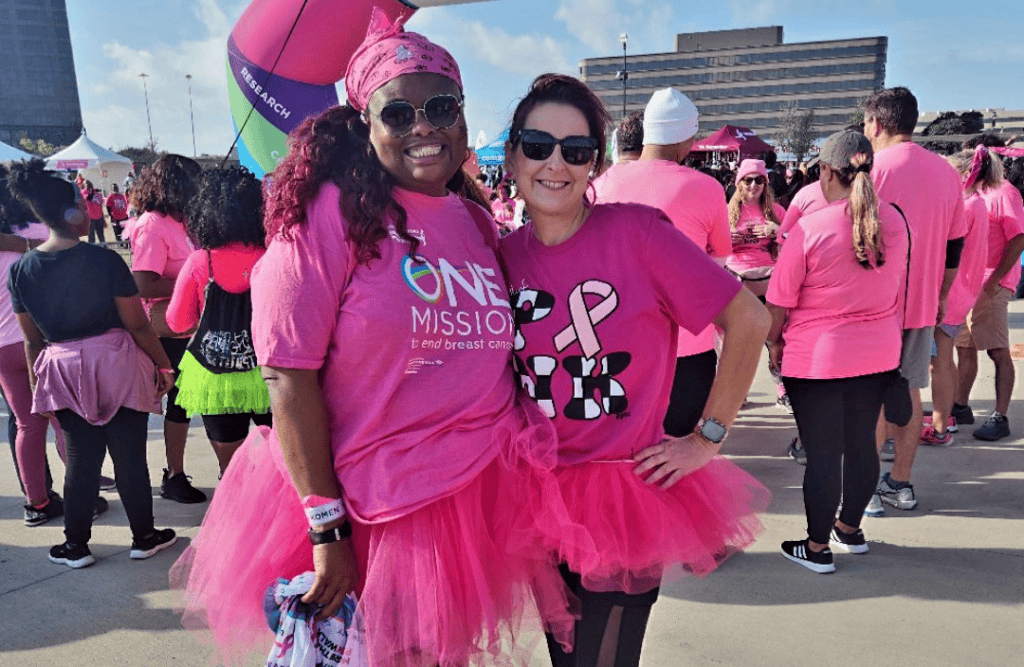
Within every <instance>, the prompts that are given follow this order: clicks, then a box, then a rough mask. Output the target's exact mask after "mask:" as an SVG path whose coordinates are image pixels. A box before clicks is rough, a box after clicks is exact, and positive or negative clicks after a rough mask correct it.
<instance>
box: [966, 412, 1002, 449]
mask: <svg viewBox="0 0 1024 667" xmlns="http://www.w3.org/2000/svg"><path fill="white" fill-rule="evenodd" d="M1009 435H1010V420H1009V419H1007V418H1006V416H1005V415H1001V414H999V413H998V412H993V413H992V415H991V416H990V417H989V418H988V419H986V420H985V423H984V424H982V426H981V428H979V429H978V430H977V431H975V432H974V437H975V439H976V440H987V441H988V442H994V441H996V440H1002V439H1003V438H1005V437H1007V436H1009Z"/></svg>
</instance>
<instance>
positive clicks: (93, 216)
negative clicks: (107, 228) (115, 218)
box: [82, 190, 103, 220]
mask: <svg viewBox="0 0 1024 667" xmlns="http://www.w3.org/2000/svg"><path fill="white" fill-rule="evenodd" d="M82 199H84V200H85V210H86V211H88V212H89V219H90V220H102V219H103V193H102V192H100V191H99V190H93V191H92V196H91V197H90V196H89V191H88V190H82Z"/></svg>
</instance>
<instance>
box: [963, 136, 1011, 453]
mask: <svg viewBox="0 0 1024 667" xmlns="http://www.w3.org/2000/svg"><path fill="white" fill-rule="evenodd" d="M974 157H976V158H977V159H976V160H974V159H973V158H972V161H973V165H972V169H971V172H970V174H969V175H968V178H970V177H971V175H973V174H974V172H977V175H976V178H977V180H978V181H979V182H980V183H981V184H982V186H981V188H980V196H981V199H982V201H983V202H984V204H985V209H986V211H987V212H988V256H987V259H986V264H985V267H986V268H985V279H984V283H983V285H982V289H981V293H980V294H979V295H978V300H977V302H976V303H975V304H974V307H973V308H972V309H971V313H970V315H968V317H967V327H966V330H965V331H964V332H962V333H961V334H960V336H959V337H958V338H957V340H956V348H957V355H958V358H959V361H960V367H959V372H960V377H959V380H960V382H959V385H960V386H959V388H958V392H959V393H958V396H957V402H956V404H955V405H954V406H953V411H952V412H953V416H954V417H955V418H956V419H957V422H958V423H966V424H971V423H974V413H973V410H971V408H970V403H969V400H970V396H971V389H972V388H973V386H974V380H975V378H976V377H977V373H978V350H985V351H986V352H987V353H988V356H989V358H990V359H991V360H992V362H993V363H994V364H995V367H996V382H995V384H996V406H995V410H994V411H993V412H992V414H991V415H989V417H988V419H986V420H985V423H984V424H983V425H982V426H981V427H980V428H978V429H976V430H975V431H974V433H973V434H972V435H973V436H974V437H975V438H976V439H978V440H987V441H994V440H1001V439H1002V438H1005V437H1007V436H1009V435H1010V421H1009V419H1008V418H1007V416H1006V414H1007V411H1008V410H1009V408H1010V398H1011V396H1012V394H1013V384H1014V381H1015V379H1016V373H1015V369H1014V364H1013V358H1012V357H1011V356H1010V330H1009V315H1008V311H1007V309H1008V304H1009V302H1010V299H1012V298H1013V293H1014V290H1015V289H1016V287H1017V282H1018V281H1019V280H1020V275H1021V268H1020V256H1021V252H1022V251H1024V203H1022V201H1021V194H1020V191H1018V190H1017V188H1015V187H1014V186H1013V185H1012V184H1011V183H1009V182H1008V181H1006V180H1005V179H1004V178H1003V165H1002V161H1001V160H1000V158H999V156H998V155H994V154H992V153H991V152H990V151H989V150H988V149H987V148H986V147H985V146H984V145H981V146H978V148H977V149H976V150H975V151H974ZM961 420H962V422H961Z"/></svg>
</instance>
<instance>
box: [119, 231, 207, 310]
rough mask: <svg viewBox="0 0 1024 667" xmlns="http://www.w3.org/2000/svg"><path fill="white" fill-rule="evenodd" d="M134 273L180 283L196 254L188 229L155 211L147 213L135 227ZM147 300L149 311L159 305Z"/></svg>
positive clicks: (133, 238) (133, 235) (133, 239)
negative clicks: (189, 262)
mask: <svg viewBox="0 0 1024 667" xmlns="http://www.w3.org/2000/svg"><path fill="white" fill-rule="evenodd" d="M130 234H131V238H130V240H131V246H132V271H133V272H134V271H151V272H153V273H155V274H157V275H158V276H160V277H161V278H171V279H176V278H177V277H178V273H180V272H181V267H183V266H185V260H187V259H188V256H189V255H191V254H192V251H193V250H195V247H193V245H192V242H191V241H189V238H188V233H187V232H186V231H185V226H184V225H182V224H181V223H180V222H178V221H177V220H175V219H174V218H172V217H170V216H167V215H162V214H160V213H157V212H155V211H150V212H148V213H143V214H142V215H140V216H139V219H138V221H136V223H135V225H133V226H132V227H131V232H130ZM169 298H170V297H166V298H165V299H143V300H142V302H143V303H144V304H146V306H147V309H148V308H149V306H150V305H151V304H152V303H153V302H155V301H164V300H166V299H169Z"/></svg>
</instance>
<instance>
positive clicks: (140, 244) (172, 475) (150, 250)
mask: <svg viewBox="0 0 1024 667" xmlns="http://www.w3.org/2000/svg"><path fill="white" fill-rule="evenodd" d="M201 171H202V170H201V169H200V167H199V164H198V163H197V162H195V160H190V159H189V158H186V157H182V156H181V155H173V154H172V155H165V156H163V157H161V158H160V159H159V160H157V161H156V162H155V163H153V165H152V166H150V167H148V168H146V169H145V170H143V172H142V173H141V174H140V175H139V177H138V179H136V181H135V184H134V185H133V186H132V206H134V208H135V210H136V211H140V212H141V213H140V215H139V218H138V220H137V221H136V223H135V224H134V225H133V226H132V228H131V236H130V237H129V238H130V243H131V247H132V275H134V276H135V282H136V283H138V285H139V294H140V295H141V296H142V300H143V304H144V305H145V306H146V310H147V312H148V313H149V314H150V317H151V318H155V319H154V321H156V322H157V323H158V326H157V334H158V335H159V336H160V344H161V345H163V346H164V350H165V351H166V352H167V356H168V357H170V359H171V365H172V367H173V368H174V369H175V371H177V370H178V365H179V364H180V363H181V360H182V358H183V357H184V355H185V347H186V346H187V345H188V339H189V334H188V333H182V334H176V333H175V332H173V331H172V330H170V329H168V328H167V327H166V326H160V325H159V320H160V319H164V320H166V315H164V316H163V318H161V316H160V314H161V313H165V312H166V307H167V304H168V302H169V301H170V298H171V294H172V293H173V291H174V281H175V280H176V279H177V277H178V273H179V272H180V271H181V269H182V267H184V266H185V261H186V260H187V259H188V257H189V255H191V254H192V251H193V250H194V249H195V248H194V247H193V245H192V242H191V241H190V240H189V238H188V232H186V231H185V209H186V208H187V207H188V205H189V203H190V202H191V201H192V198H193V197H194V196H195V181H196V179H197V178H198V177H199V174H200V172H201ZM177 396H178V387H177V386H175V387H174V388H173V389H171V392H170V393H169V394H168V395H167V408H166V410H165V411H164V448H165V450H166V455H167V467H166V468H164V474H163V479H162V480H161V483H160V495H161V496H162V497H164V498H167V499H169V500H173V501H175V502H179V503H201V502H205V501H206V494H205V493H203V492H202V491H200V490H199V489H197V488H195V487H194V486H192V484H191V482H190V481H189V478H188V476H187V475H186V474H185V442H186V441H187V440H188V425H189V418H188V414H187V413H186V412H185V410H184V408H182V407H181V406H180V405H178V404H177Z"/></svg>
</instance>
